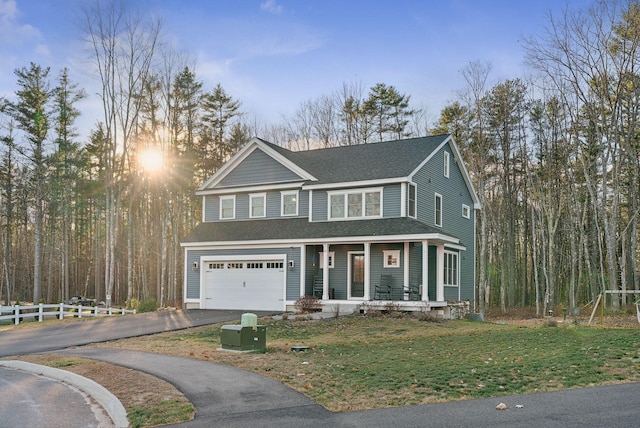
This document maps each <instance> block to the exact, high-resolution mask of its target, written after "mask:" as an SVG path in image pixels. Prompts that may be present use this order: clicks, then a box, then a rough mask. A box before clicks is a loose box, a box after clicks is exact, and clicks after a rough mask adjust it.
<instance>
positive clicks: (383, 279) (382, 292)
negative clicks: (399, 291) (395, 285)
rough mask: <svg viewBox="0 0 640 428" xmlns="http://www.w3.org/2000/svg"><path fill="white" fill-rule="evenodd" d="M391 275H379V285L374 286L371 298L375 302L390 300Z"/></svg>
mask: <svg viewBox="0 0 640 428" xmlns="http://www.w3.org/2000/svg"><path fill="white" fill-rule="evenodd" d="M392 279H393V278H392V276H391V275H380V284H376V287H375V292H374V294H373V298H374V299H375V300H384V299H386V300H390V299H391V281H392Z"/></svg>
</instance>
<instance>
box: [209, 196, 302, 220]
mask: <svg viewBox="0 0 640 428" xmlns="http://www.w3.org/2000/svg"><path fill="white" fill-rule="evenodd" d="M250 193H263V192H250ZM264 193H266V198H265V199H266V201H265V202H266V217H264V218H279V217H281V213H282V196H281V192H280V190H277V191H270V192H264ZM224 196H228V195H227V194H225V195H223V197H224ZM235 196H236V212H235V218H234V220H248V219H249V218H250V217H249V211H250V208H249V193H246V192H245V193H237V194H236V195H235ZM204 201H205V202H204V210H205V216H204V221H218V220H220V196H218V195H207V196H204ZM308 215H309V194H308V192H306V191H299V192H298V217H307V216H308ZM222 221H228V220H222Z"/></svg>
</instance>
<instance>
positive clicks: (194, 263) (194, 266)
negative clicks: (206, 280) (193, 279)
mask: <svg viewBox="0 0 640 428" xmlns="http://www.w3.org/2000/svg"><path fill="white" fill-rule="evenodd" d="M191 270H192V271H194V272H195V271H197V270H198V262H193V264H192V265H191Z"/></svg>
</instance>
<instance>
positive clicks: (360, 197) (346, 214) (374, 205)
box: [329, 189, 382, 219]
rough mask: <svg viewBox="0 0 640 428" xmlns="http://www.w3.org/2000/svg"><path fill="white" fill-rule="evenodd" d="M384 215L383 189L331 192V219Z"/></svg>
mask: <svg viewBox="0 0 640 428" xmlns="http://www.w3.org/2000/svg"><path fill="white" fill-rule="evenodd" d="M381 215H382V189H365V190H359V191H346V192H331V193H329V218H330V219H344V218H349V219H356V218H367V217H380V216H381Z"/></svg>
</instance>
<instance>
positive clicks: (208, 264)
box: [201, 258, 286, 311]
mask: <svg viewBox="0 0 640 428" xmlns="http://www.w3.org/2000/svg"><path fill="white" fill-rule="evenodd" d="M202 267H203V268H204V269H203V272H202V275H203V276H202V279H203V280H202V282H201V284H202V294H201V295H202V306H201V307H203V308H204V309H237V310H253V311H282V310H284V308H285V305H284V300H285V293H284V290H285V281H286V277H285V275H286V269H285V260H284V259H271V258H265V259H259V258H255V259H253V258H252V259H248V260H235V259H234V260H228V259H227V260H224V259H223V260H221V259H213V260H203V261H202Z"/></svg>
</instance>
